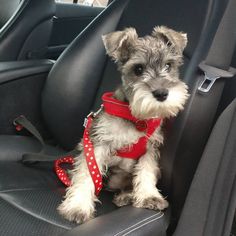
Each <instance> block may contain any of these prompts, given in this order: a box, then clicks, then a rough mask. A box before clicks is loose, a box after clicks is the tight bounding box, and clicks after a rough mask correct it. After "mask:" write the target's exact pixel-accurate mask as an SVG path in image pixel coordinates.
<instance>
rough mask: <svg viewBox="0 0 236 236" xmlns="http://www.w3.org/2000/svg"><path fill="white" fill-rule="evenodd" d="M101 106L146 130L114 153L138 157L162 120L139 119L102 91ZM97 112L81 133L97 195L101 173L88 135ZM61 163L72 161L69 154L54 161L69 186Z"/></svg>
mask: <svg viewBox="0 0 236 236" xmlns="http://www.w3.org/2000/svg"><path fill="white" fill-rule="evenodd" d="M102 100H103V106H102V107H103V108H104V111H105V112H106V113H108V114H109V115H113V116H117V117H120V118H123V119H126V120H129V121H131V122H133V123H134V124H135V127H136V129H137V130H139V131H140V132H146V134H145V135H144V136H142V137H141V138H139V140H138V142H137V143H135V144H133V145H132V146H131V147H124V148H122V149H121V150H117V152H116V155H117V156H119V157H123V158H131V159H139V158H140V157H141V156H142V155H144V154H145V153H146V146H147V141H148V139H149V138H150V137H151V135H152V134H153V133H154V132H155V130H156V129H157V128H158V127H159V126H160V125H161V122H162V120H161V119H160V118H153V119H148V120H139V119H137V118H136V117H134V116H133V115H132V114H131V111H130V108H129V104H128V103H126V102H123V101H119V100H117V99H115V98H113V93H111V92H108V93H104V94H103V96H102ZM97 114H98V112H97V113H94V114H93V113H91V114H90V115H89V116H88V119H87V123H86V125H85V130H84V135H83V147H84V154H85V157H86V162H87V166H88V170H89V173H90V175H91V178H92V180H93V183H94V186H95V194H96V195H98V194H99V192H100V191H101V189H102V175H101V173H100V171H99V168H98V165H97V162H96V158H95V155H94V147H93V144H92V142H91V140H90V137H89V129H90V126H91V123H92V116H93V115H94V116H96V115H97ZM62 163H71V164H73V163H74V160H73V158H72V157H71V156H68V157H63V158H61V159H59V160H56V161H55V171H56V174H57V176H58V178H59V179H60V180H61V181H62V182H63V183H64V184H65V185H66V186H70V185H71V181H70V180H69V178H68V176H67V174H66V171H65V170H64V169H63V168H62V167H61V166H60V164H62Z"/></svg>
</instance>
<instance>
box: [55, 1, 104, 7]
mask: <svg viewBox="0 0 236 236" xmlns="http://www.w3.org/2000/svg"><path fill="white" fill-rule="evenodd" d="M56 2H61V3H71V4H82V5H87V6H94V7H106V6H107V4H108V0H56Z"/></svg>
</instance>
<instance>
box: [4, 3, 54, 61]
mask: <svg viewBox="0 0 236 236" xmlns="http://www.w3.org/2000/svg"><path fill="white" fill-rule="evenodd" d="M0 4H1V5H0V61H14V60H25V59H29V58H31V59H36V58H44V56H45V55H46V52H47V50H46V49H47V45H48V42H49V37H50V33H51V28H52V19H53V16H54V12H55V2H54V0H40V1H38V0H21V1H20V0H11V1H9V0H2V1H1V3H0Z"/></svg>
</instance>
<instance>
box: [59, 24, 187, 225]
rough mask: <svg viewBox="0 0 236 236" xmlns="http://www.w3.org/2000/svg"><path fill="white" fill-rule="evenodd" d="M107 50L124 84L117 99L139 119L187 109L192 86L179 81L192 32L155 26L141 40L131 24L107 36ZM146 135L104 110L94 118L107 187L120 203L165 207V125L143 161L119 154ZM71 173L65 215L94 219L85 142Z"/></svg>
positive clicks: (95, 142)
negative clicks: (160, 186) (160, 183)
mask: <svg viewBox="0 0 236 236" xmlns="http://www.w3.org/2000/svg"><path fill="white" fill-rule="evenodd" d="M103 42H104V45H105V48H106V51H107V54H108V55H109V56H110V57H111V58H112V59H113V60H114V61H115V62H116V63H117V65H118V69H119V71H120V72H121V78H122V85H121V86H120V87H119V88H118V89H117V90H116V91H115V93H114V96H115V98H117V99H119V100H122V101H128V102H129V104H130V109H131V112H132V114H133V115H134V116H135V117H136V118H138V119H150V118H154V117H160V118H169V117H173V116H176V115H177V113H178V112H179V111H180V110H182V109H183V106H184V104H185V102H186V100H187V98H188V92H187V86H186V85H185V84H184V83H183V82H182V81H181V80H179V71H178V69H179V66H180V65H181V64H182V53H183V50H184V48H185V46H186V43H187V37H186V34H183V33H181V32H176V31H174V30H171V29H169V28H167V27H164V26H161V27H155V28H154V30H153V32H152V34H151V35H150V36H145V37H143V38H139V37H138V35H137V33H136V31H135V29H133V28H127V29H125V30H124V31H117V32H113V33H110V34H108V35H105V36H103ZM143 135H145V133H144V132H140V131H138V130H137V129H136V128H135V125H134V124H133V123H131V122H130V121H127V120H124V119H121V118H118V117H114V116H111V115H108V114H106V113H104V112H101V113H99V115H98V116H97V117H96V118H95V119H94V122H93V124H92V127H91V129H90V137H91V140H92V142H93V145H94V153H95V157H96V161H97V164H98V166H99V169H100V171H101V173H102V175H103V176H108V177H109V180H108V184H107V188H109V189H111V190H115V191H118V194H117V195H115V197H114V201H113V202H114V203H115V204H116V205H117V206H124V205H127V204H132V205H133V206H135V207H140V208H149V209H154V210H163V209H164V208H166V207H168V202H167V201H166V200H165V199H164V197H163V196H162V195H161V194H160V192H159V191H158V189H157V188H156V184H157V180H158V178H159V177H160V168H159V165H158V159H159V150H158V147H159V146H160V144H162V143H163V135H162V132H161V128H158V129H157V130H156V131H155V132H154V134H153V135H152V136H151V137H150V139H149V141H148V144H147V152H146V153H145V154H144V155H143V156H142V157H141V158H140V159H139V160H133V159H127V158H120V157H118V156H115V152H116V150H119V149H121V148H122V147H124V146H127V144H128V145H132V144H134V143H136V142H137V140H138V139H139V138H140V137H142V136H143ZM78 149H79V150H80V151H81V154H80V155H79V156H78V157H77V158H76V162H75V164H74V169H73V171H72V172H71V177H72V185H71V186H70V187H69V188H67V191H66V196H65V199H64V201H63V202H62V203H61V204H60V206H59V207H58V210H59V212H60V214H62V215H63V216H64V217H65V218H66V219H68V220H70V221H75V222H77V223H81V222H84V221H87V220H90V219H92V218H93V217H94V213H95V202H96V201H99V200H98V199H97V197H96V196H95V194H94V184H93V182H92V179H91V177H90V174H89V171H88V168H87V164H86V161H85V157H84V153H83V146H82V144H80V145H78Z"/></svg>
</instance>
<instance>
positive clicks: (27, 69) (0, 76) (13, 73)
mask: <svg viewBox="0 0 236 236" xmlns="http://www.w3.org/2000/svg"><path fill="white" fill-rule="evenodd" d="M53 63H54V62H53V61H51V60H34V61H31V60H29V61H11V62H0V84H1V83H6V82H10V81H13V80H16V79H19V78H20V77H27V76H29V75H33V74H40V73H45V72H48V71H49V70H50V69H51V67H52V65H53Z"/></svg>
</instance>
